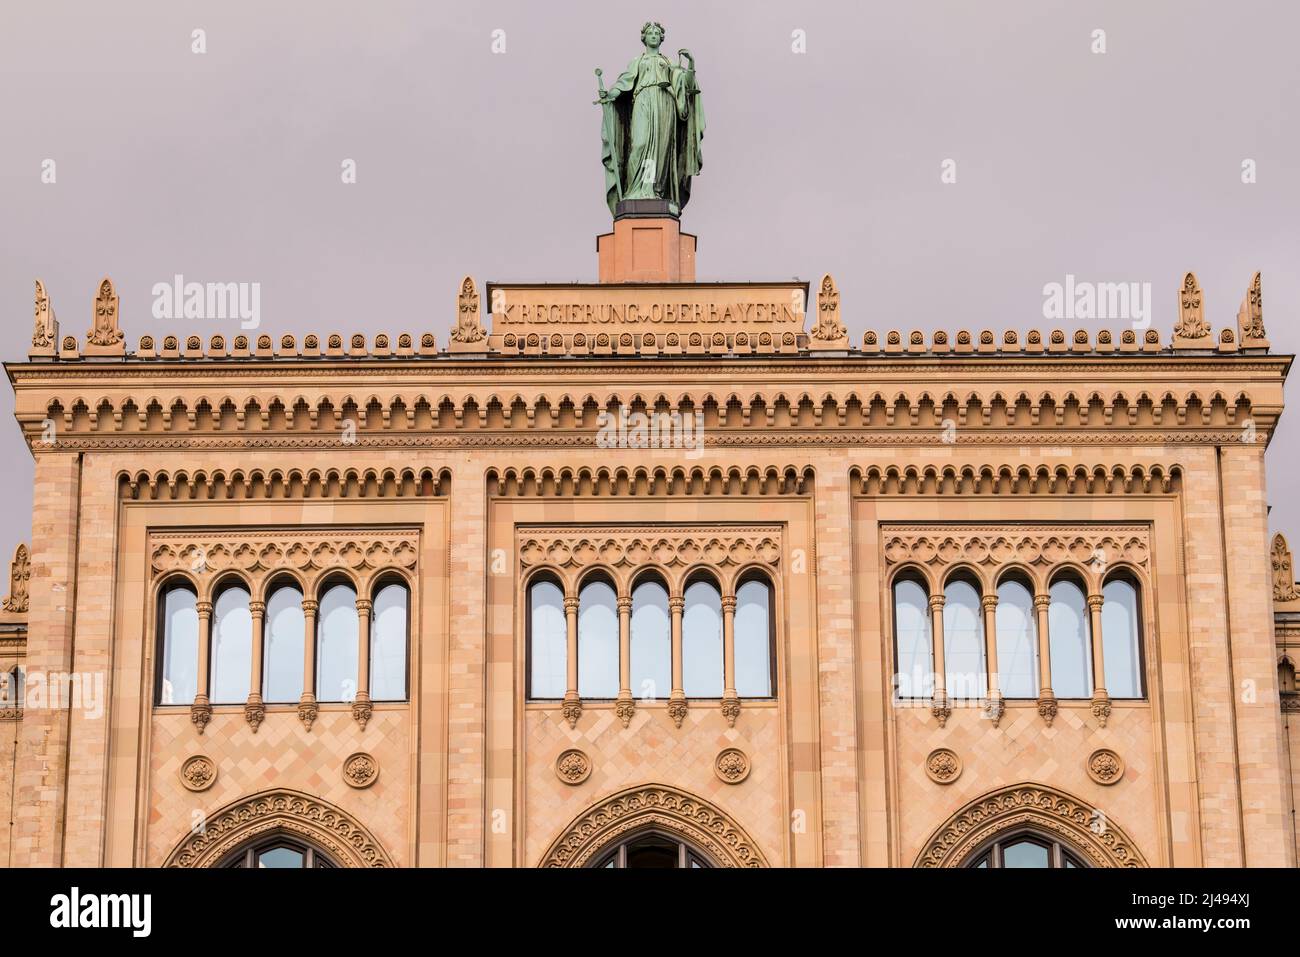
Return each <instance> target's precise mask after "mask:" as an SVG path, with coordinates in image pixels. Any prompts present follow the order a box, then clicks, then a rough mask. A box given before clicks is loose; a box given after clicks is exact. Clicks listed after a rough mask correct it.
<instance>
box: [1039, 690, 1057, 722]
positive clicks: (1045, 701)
mask: <svg viewBox="0 0 1300 957" xmlns="http://www.w3.org/2000/svg"><path fill="white" fill-rule="evenodd" d="M1056 713H1057V705H1056V695H1054V694H1052V693H1051V692H1050V691H1044V692H1043V693H1042V694H1040V695H1039V696H1038V714H1039V716H1040V717H1041V718H1042V719H1043V720H1044V721H1045V722H1047V726H1048V727H1049V728H1050V727H1051V726H1052V722H1053V721H1055V720H1056Z"/></svg>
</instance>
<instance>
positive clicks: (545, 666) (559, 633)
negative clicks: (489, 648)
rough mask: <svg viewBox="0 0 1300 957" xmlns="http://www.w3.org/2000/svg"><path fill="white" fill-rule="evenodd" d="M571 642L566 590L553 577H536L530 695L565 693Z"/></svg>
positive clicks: (560, 695) (530, 637) (532, 595)
mask: <svg viewBox="0 0 1300 957" xmlns="http://www.w3.org/2000/svg"><path fill="white" fill-rule="evenodd" d="M568 646H569V638H568V624H567V622H566V621H565V618H564V592H562V591H560V587H559V586H558V585H556V584H555V583H554V582H552V581H548V580H546V579H540V580H537V581H534V582H533V583H532V585H530V586H529V588H528V697H530V698H535V699H539V700H541V699H556V700H558V699H560V698H563V697H564V692H565V690H566V689H565V684H566V682H567V680H568V676H567V667H568V665H567V661H568Z"/></svg>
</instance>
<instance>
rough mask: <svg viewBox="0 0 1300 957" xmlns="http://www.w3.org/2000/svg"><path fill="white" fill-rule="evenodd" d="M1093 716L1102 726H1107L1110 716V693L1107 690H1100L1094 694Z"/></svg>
mask: <svg viewBox="0 0 1300 957" xmlns="http://www.w3.org/2000/svg"><path fill="white" fill-rule="evenodd" d="M1092 716H1093V717H1094V718H1096V719H1097V723H1098V724H1099V725H1101V727H1103V728H1104V727H1106V721H1107V720H1108V719H1109V718H1110V695H1108V694H1106V692H1105V691H1101V690H1098V691H1097V693H1096V694H1095V695H1094V696H1093V699H1092Z"/></svg>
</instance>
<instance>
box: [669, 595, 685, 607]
mask: <svg viewBox="0 0 1300 957" xmlns="http://www.w3.org/2000/svg"><path fill="white" fill-rule="evenodd" d="M685 607H686V599H685V598H682V597H681V596H680V595H678V596H675V597H673V598H669V599H668V610H669V611H681V610H682V609H683V608H685Z"/></svg>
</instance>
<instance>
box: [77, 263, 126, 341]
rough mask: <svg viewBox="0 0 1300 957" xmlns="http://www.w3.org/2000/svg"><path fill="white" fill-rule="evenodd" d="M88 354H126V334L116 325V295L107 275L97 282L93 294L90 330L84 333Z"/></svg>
mask: <svg viewBox="0 0 1300 957" xmlns="http://www.w3.org/2000/svg"><path fill="white" fill-rule="evenodd" d="M84 355H88V356H124V355H126V336H124V335H122V330H121V328H119V326H118V297H117V290H115V289H114V288H113V280H111V279H109V278H108V277H107V276H105V277H104V279H103V280H102V281H101V282H100V284H99V292H98V294H97V295H96V296H95V309H94V317H93V319H92V321H91V324H90V331H89V332H87V333H86V348H85V351H84Z"/></svg>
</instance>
